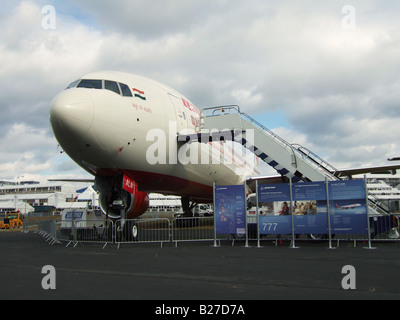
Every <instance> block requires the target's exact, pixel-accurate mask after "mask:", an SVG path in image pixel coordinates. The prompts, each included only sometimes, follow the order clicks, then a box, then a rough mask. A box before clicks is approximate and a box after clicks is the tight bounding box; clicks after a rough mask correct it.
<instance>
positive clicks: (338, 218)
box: [329, 180, 368, 234]
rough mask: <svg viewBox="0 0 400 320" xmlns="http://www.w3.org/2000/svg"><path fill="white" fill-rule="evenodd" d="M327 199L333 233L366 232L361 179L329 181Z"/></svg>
mask: <svg viewBox="0 0 400 320" xmlns="http://www.w3.org/2000/svg"><path fill="white" fill-rule="evenodd" d="M329 200H330V213H331V228H332V233H333V234H343V233H344V234H365V233H367V230H368V226H367V203H366V194H365V182H364V181H363V180H346V181H331V182H329Z"/></svg>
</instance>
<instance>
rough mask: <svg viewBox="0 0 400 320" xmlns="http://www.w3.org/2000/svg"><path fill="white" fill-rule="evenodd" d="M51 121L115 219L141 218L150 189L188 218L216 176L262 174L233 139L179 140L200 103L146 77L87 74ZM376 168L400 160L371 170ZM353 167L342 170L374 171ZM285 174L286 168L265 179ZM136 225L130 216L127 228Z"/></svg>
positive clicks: (67, 92) (58, 102)
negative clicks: (174, 200)
mask: <svg viewBox="0 0 400 320" xmlns="http://www.w3.org/2000/svg"><path fill="white" fill-rule="evenodd" d="M49 120H50V124H51V127H52V130H53V133H54V135H55V137H56V139H57V141H58V143H59V145H60V146H61V148H62V149H63V151H64V152H66V153H67V154H68V156H69V157H70V158H71V159H72V160H73V161H75V162H76V163H77V164H78V165H79V166H81V167H82V168H83V169H84V170H86V171H87V172H89V173H90V174H91V175H93V176H94V184H95V189H96V190H97V192H98V193H99V205H100V208H101V210H102V211H103V213H104V214H106V215H107V217H109V218H111V219H120V218H123V219H134V218H137V217H139V216H140V215H142V214H143V213H144V212H145V211H146V209H147V208H148V205H149V197H148V193H153V192H154V193H161V194H168V195H177V196H180V197H181V202H182V209H183V211H184V216H188V217H190V216H193V211H192V209H193V207H194V205H195V204H196V203H207V202H208V203H211V202H212V201H213V183H216V184H219V185H238V184H243V183H244V181H246V179H247V178H249V177H257V176H260V170H261V169H260V168H259V165H258V161H257V160H258V159H256V161H252V160H251V161H249V160H248V157H247V154H246V153H242V152H238V151H237V150H236V148H235V145H234V143H230V142H229V141H221V140H223V139H216V140H213V139H210V140H209V141H207V143H200V144H196V143H192V142H191V141H185V140H183V141H181V140H182V139H181V138H180V137H182V133H183V136H184V135H185V134H186V133H187V134H191V133H197V132H199V128H200V120H201V114H200V111H199V109H198V108H197V107H196V106H195V105H194V104H193V103H192V102H191V101H190V100H189V99H187V98H186V97H185V96H184V95H182V94H181V93H179V92H178V91H176V90H174V89H172V88H170V87H168V86H166V85H164V84H161V83H159V82H157V81H154V80H151V79H148V78H146V77H143V76H139V75H134V74H129V73H124V72H115V71H100V72H94V73H89V74H86V75H84V76H82V77H81V78H80V79H78V80H76V81H74V82H72V83H71V84H70V85H69V86H68V87H67V88H65V89H64V90H63V91H61V92H60V93H59V94H58V95H57V96H56V97H55V98H54V99H53V100H52V102H51V108H50V116H49ZM231 142H232V141H231ZM199 145H201V147H200V146H199ZM240 147H242V146H240ZM196 158H197V159H201V160H202V161H197V162H196ZM255 158H257V157H255ZM178 160H179V161H178ZM227 160H228V161H227ZM378 168H379V169H380V170H382V169H387V168H388V170H395V169H397V168H400V165H397V166H390V167H386V166H384V167H375V168H372V169H371V170H372V171H373V170H377V169H378ZM354 170H355V171H354ZM354 170H347V171H346V170H344V171H343V174H345V175H351V174H352V173H354V174H360V173H363V172H371V170H369V171H368V168H367V169H354ZM277 171H278V170H277ZM278 172H279V171H278ZM338 173H340V172H336V174H338ZM283 179H284V176H283V175H282V174H281V175H278V176H269V177H267V178H266V179H265V177H264V179H261V180H260V181H264V182H265V181H269V183H274V182H282V181H283ZM49 180H51V179H49ZM61 180H62V179H61ZM58 181H60V179H58ZM64 181H65V180H64ZM68 181H71V180H68ZM79 181H83V180H79ZM84 181H87V182H89V181H93V179H92V180H91V179H84ZM135 228H136V227H135V224H134V223H132V224H130V225H128V227H127V229H128V231H127V232H128V233H132V234H133V233H135V232H136V230H135Z"/></svg>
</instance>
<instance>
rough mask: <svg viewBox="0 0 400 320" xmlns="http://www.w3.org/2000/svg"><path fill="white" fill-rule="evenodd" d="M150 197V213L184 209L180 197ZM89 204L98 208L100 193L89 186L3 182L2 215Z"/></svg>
mask: <svg viewBox="0 0 400 320" xmlns="http://www.w3.org/2000/svg"><path fill="white" fill-rule="evenodd" d="M149 198H150V204H149V211H152V212H162V211H177V210H179V209H180V207H181V202H180V198H179V197H175V196H165V195H162V194H150V195H149ZM88 202H90V203H91V204H92V205H93V206H95V207H98V194H97V192H96V191H95V190H94V188H93V186H92V185H90V184H89V183H80V184H76V183H69V182H47V183H39V182H35V181H26V182H11V181H0V212H9V211H13V210H19V211H20V212H22V213H23V214H28V213H29V212H33V211H49V210H50V211H56V212H60V211H61V210H63V209H69V208H86V207H87V204H88Z"/></svg>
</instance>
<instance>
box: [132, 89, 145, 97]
mask: <svg viewBox="0 0 400 320" xmlns="http://www.w3.org/2000/svg"><path fill="white" fill-rule="evenodd" d="M132 91H133V93H134V94H135V97H137V98H140V99H142V100H146V97H145V96H144V91H140V90H138V89H135V88H132Z"/></svg>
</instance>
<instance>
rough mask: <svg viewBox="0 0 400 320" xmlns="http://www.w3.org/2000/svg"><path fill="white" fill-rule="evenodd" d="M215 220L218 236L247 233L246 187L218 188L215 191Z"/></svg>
mask: <svg viewBox="0 0 400 320" xmlns="http://www.w3.org/2000/svg"><path fill="white" fill-rule="evenodd" d="M214 197H215V203H214V206H215V208H214V219H215V228H216V233H218V234H245V233H246V199H245V190H244V185H234V186H217V187H215V189H214Z"/></svg>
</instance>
